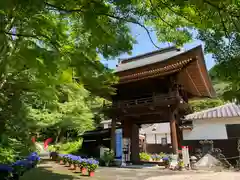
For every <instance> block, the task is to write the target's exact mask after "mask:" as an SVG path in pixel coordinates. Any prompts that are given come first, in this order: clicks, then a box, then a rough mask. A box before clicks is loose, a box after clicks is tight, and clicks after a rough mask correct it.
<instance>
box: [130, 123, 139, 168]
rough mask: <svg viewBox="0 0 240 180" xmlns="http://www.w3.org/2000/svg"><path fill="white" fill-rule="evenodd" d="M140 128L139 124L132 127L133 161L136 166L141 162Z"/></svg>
mask: <svg viewBox="0 0 240 180" xmlns="http://www.w3.org/2000/svg"><path fill="white" fill-rule="evenodd" d="M139 153H140V149H139V127H138V125H137V124H133V125H132V138H131V161H132V163H134V164H138V163H139V162H140V157H139Z"/></svg>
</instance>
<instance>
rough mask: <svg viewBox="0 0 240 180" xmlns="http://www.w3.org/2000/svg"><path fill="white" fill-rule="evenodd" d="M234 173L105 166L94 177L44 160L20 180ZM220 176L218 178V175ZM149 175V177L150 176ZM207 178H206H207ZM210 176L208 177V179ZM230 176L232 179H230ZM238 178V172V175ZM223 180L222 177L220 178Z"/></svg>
mask: <svg viewBox="0 0 240 180" xmlns="http://www.w3.org/2000/svg"><path fill="white" fill-rule="evenodd" d="M235 174H236V173H229V174H223V175H222V174H221V173H220V175H219V173H210V172H208V173H207V174H206V172H193V171H192V172H189V171H182V172H179V171H170V170H163V169H159V168H157V167H154V168H142V169H140V168H138V169H134V168H107V167H100V168H98V169H97V171H96V173H95V177H91V178H89V177H86V176H81V174H80V173H74V172H72V171H70V170H68V168H67V167H64V166H63V165H59V164H56V163H55V162H51V161H46V160H44V161H43V162H42V163H41V164H40V165H39V166H38V168H36V169H33V170H31V171H29V172H27V173H26V174H25V175H24V176H23V177H22V178H21V179H20V180H78V179H91V180H159V179H163V178H164V180H170V179H171V180H175V179H176V180H191V179H194V180H215V179H218V180H221V177H224V180H225V179H226V178H227V180H235V179H233V177H234V176H235ZM218 176H219V177H220V178H219V177H218ZM150 177H151V178H150ZM207 178H208V179H207ZM209 178H210V179H209ZM231 178H232V179H231ZM238 179H240V173H239V176H238ZM222 180H223V179H222Z"/></svg>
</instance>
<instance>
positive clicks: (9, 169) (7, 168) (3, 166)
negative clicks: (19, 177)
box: [0, 164, 13, 172]
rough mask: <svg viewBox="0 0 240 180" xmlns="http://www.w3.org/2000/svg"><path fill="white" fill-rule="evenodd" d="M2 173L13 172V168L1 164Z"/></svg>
mask: <svg viewBox="0 0 240 180" xmlns="http://www.w3.org/2000/svg"><path fill="white" fill-rule="evenodd" d="M0 171H5V172H12V171H13V168H12V167H11V166H9V165H6V164H0Z"/></svg>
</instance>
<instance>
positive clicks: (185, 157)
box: [182, 146, 190, 166]
mask: <svg viewBox="0 0 240 180" xmlns="http://www.w3.org/2000/svg"><path fill="white" fill-rule="evenodd" d="M182 158H183V163H184V166H190V158H189V149H188V146H182Z"/></svg>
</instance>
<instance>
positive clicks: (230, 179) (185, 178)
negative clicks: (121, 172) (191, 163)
mask: <svg viewBox="0 0 240 180" xmlns="http://www.w3.org/2000/svg"><path fill="white" fill-rule="evenodd" d="M159 179H162V176H158V177H151V178H148V179H146V180H159ZM239 179H240V172H216V173H206V174H189V175H187V174H184V175H183V174H180V175H172V176H164V180H239Z"/></svg>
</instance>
